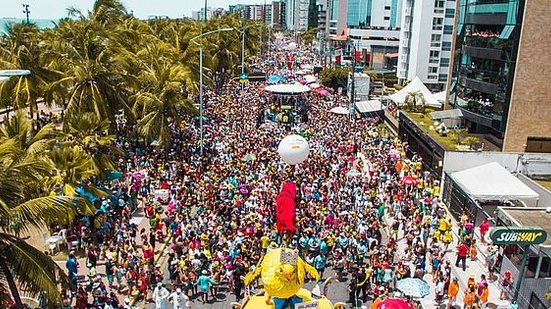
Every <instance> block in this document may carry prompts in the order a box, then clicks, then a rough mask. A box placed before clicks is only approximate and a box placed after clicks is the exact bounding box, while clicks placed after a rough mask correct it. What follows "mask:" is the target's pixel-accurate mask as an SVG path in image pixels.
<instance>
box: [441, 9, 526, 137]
mask: <svg viewBox="0 0 551 309" xmlns="http://www.w3.org/2000/svg"><path fill="white" fill-rule="evenodd" d="M523 10H524V0H460V4H459V11H458V23H457V27H456V32H457V37H456V41H455V48H454V63H453V70H452V81H451V84H450V88H449V90H450V103H451V104H452V105H453V106H454V107H456V108H461V109H462V110H463V111H464V113H463V114H464V115H465V120H466V124H467V127H468V129H469V131H470V132H473V133H490V134H492V135H494V136H496V137H497V138H499V139H501V138H503V136H504V134H505V128H506V123H507V114H508V111H509V106H510V99H511V91H512V86H513V82H514V77H515V65H516V59H517V53H518V49H519V39H520V34H521V25H522V16H523Z"/></svg>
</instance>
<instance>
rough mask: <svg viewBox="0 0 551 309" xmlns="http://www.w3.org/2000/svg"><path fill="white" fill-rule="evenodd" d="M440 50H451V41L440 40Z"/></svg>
mask: <svg viewBox="0 0 551 309" xmlns="http://www.w3.org/2000/svg"><path fill="white" fill-rule="evenodd" d="M442 50H443V51H450V50H452V42H442Z"/></svg>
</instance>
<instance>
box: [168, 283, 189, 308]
mask: <svg viewBox="0 0 551 309" xmlns="http://www.w3.org/2000/svg"><path fill="white" fill-rule="evenodd" d="M168 299H169V300H170V301H171V302H172V308H173V309H190V308H191V304H190V302H189V297H188V296H187V295H186V294H184V293H182V289H180V288H178V289H176V292H174V293H172V294H170V296H168Z"/></svg>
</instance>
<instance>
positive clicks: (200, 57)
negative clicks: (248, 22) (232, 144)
mask: <svg viewBox="0 0 551 309" xmlns="http://www.w3.org/2000/svg"><path fill="white" fill-rule="evenodd" d="M205 3H206V1H205ZM205 16H206V12H205ZM232 30H234V29H233V28H223V29H218V30H213V31H209V32H205V33H203V34H200V35H198V36H196V37H193V38H192V39H191V40H190V41H191V42H192V43H193V44H195V45H197V46H199V130H200V132H199V147H200V156H201V158H202V157H203V146H204V145H203V44H201V43H197V42H196V41H195V40H197V39H200V38H202V37H204V36H207V35H209V34H213V33H218V32H224V31H232Z"/></svg>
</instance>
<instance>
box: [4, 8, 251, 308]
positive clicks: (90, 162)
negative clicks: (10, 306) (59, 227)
mask: <svg viewBox="0 0 551 309" xmlns="http://www.w3.org/2000/svg"><path fill="white" fill-rule="evenodd" d="M68 13H69V18H67V19H64V20H62V21H60V22H59V24H58V25H57V26H56V27H55V28H53V29H48V30H39V29H37V28H36V27H35V26H33V25H26V24H24V25H15V26H13V27H12V28H11V29H10V32H9V34H8V35H5V36H1V37H0V69H26V70H30V71H31V74H30V75H26V76H16V77H12V78H10V79H9V80H7V81H4V82H3V83H0V110H4V111H8V113H9V111H12V110H15V112H12V115H11V116H12V117H11V118H9V119H8V118H7V117H6V118H5V120H4V123H3V124H2V125H1V126H0V302H1V301H2V298H3V296H6V295H8V294H7V293H6V291H8V290H9V291H10V293H11V296H12V298H13V300H14V301H15V303H16V305H17V306H21V303H22V302H21V297H20V296H19V292H20V291H25V292H26V293H28V294H31V295H37V294H38V293H42V295H43V296H44V297H45V298H46V299H47V300H48V302H49V303H59V302H60V301H61V299H60V297H61V296H60V292H59V291H60V286H67V285H68V280H67V277H66V275H65V272H64V271H63V270H62V269H60V268H59V267H58V266H57V265H56V264H55V262H53V260H52V259H51V258H50V257H48V256H47V255H45V254H44V253H42V252H41V251H40V250H38V249H36V248H34V247H32V246H31V245H29V244H27V243H26V242H25V241H24V240H23V239H21V238H20V237H19V233H18V231H19V230H22V231H29V230H31V229H33V228H43V227H44V226H48V225H50V224H56V223H68V222H71V220H73V219H74V217H75V216H77V215H79V214H91V213H92V212H93V206H92V205H91V204H90V203H89V202H88V200H87V199H85V198H81V197H79V196H78V194H76V193H75V192H76V189H77V187H78V186H84V187H86V190H87V191H88V192H92V193H93V194H95V195H98V196H101V195H102V194H103V193H102V191H101V190H99V189H97V188H96V187H95V185H97V184H98V179H104V177H105V176H106V175H107V173H108V172H109V171H112V170H117V165H116V160H117V158H118V156H119V155H120V153H119V150H118V149H116V148H115V147H113V145H114V141H115V139H116V138H115V135H114V134H115V132H116V131H115V127H116V126H115V121H114V120H115V117H116V115H119V114H121V113H123V114H124V116H125V118H126V119H127V120H128V122H129V123H130V125H131V126H130V127H132V128H133V130H134V132H133V133H134V134H136V135H140V136H141V137H142V138H143V139H144V140H145V141H148V143H149V142H151V141H153V140H156V141H157V143H156V145H159V146H160V147H161V150H162V148H163V147H164V146H168V145H169V144H170V140H171V138H172V134H173V130H172V129H171V128H172V127H173V125H175V124H180V123H181V122H186V121H191V119H192V117H193V116H194V115H195V113H196V108H195V104H194V101H195V97H196V94H197V92H198V80H199V68H198V62H199V61H198V47H197V46H196V45H194V44H190V39H191V38H193V37H194V36H197V35H199V34H200V33H202V32H206V31H210V30H214V29H218V28H241V27H244V26H247V25H248V23H249V22H247V21H244V20H241V19H240V18H238V17H237V16H234V15H228V16H223V17H216V18H213V19H211V20H209V21H208V22H197V21H191V20H183V19H182V20H169V19H155V20H149V21H143V20H138V19H136V18H134V17H133V16H132V15H131V14H128V12H127V11H126V9H125V7H124V6H123V5H122V4H121V2H120V1H119V0H97V1H96V3H95V5H94V7H93V9H92V10H91V11H89V12H86V13H82V12H80V11H77V10H75V9H68ZM259 31H261V30H260V29H259V27H248V28H247V30H246V36H247V37H248V38H249V39H248V40H246V46H245V47H246V54H248V55H250V56H252V55H255V54H256V53H257V51H258V50H259V47H260V46H259V44H258V41H259V40H258V38H259V34H260V32H259ZM203 43H204V44H203V45H204V55H205V56H204V66H205V71H206V75H205V76H204V77H205V80H206V83H208V84H210V85H214V84H215V83H223V82H224V81H225V80H227V79H229V78H232V77H233V76H234V75H235V74H236V73H238V72H239V69H238V68H237V65H236V64H238V63H239V59H240V53H241V44H240V36H239V32H237V31H236V32H221V33H217V34H216V35H213V36H209V37H208V38H205V39H204V41H203ZM39 103H43V104H45V105H46V106H48V107H58V108H62V110H63V120H62V123H61V125H59V124H53V123H51V124H47V125H45V126H43V127H41V128H39V126H38V125H37V123H38V122H37V121H36V120H34V118H35V117H38V114H39V113H40V110H39V106H41V105H39ZM0 307H5V303H0Z"/></svg>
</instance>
